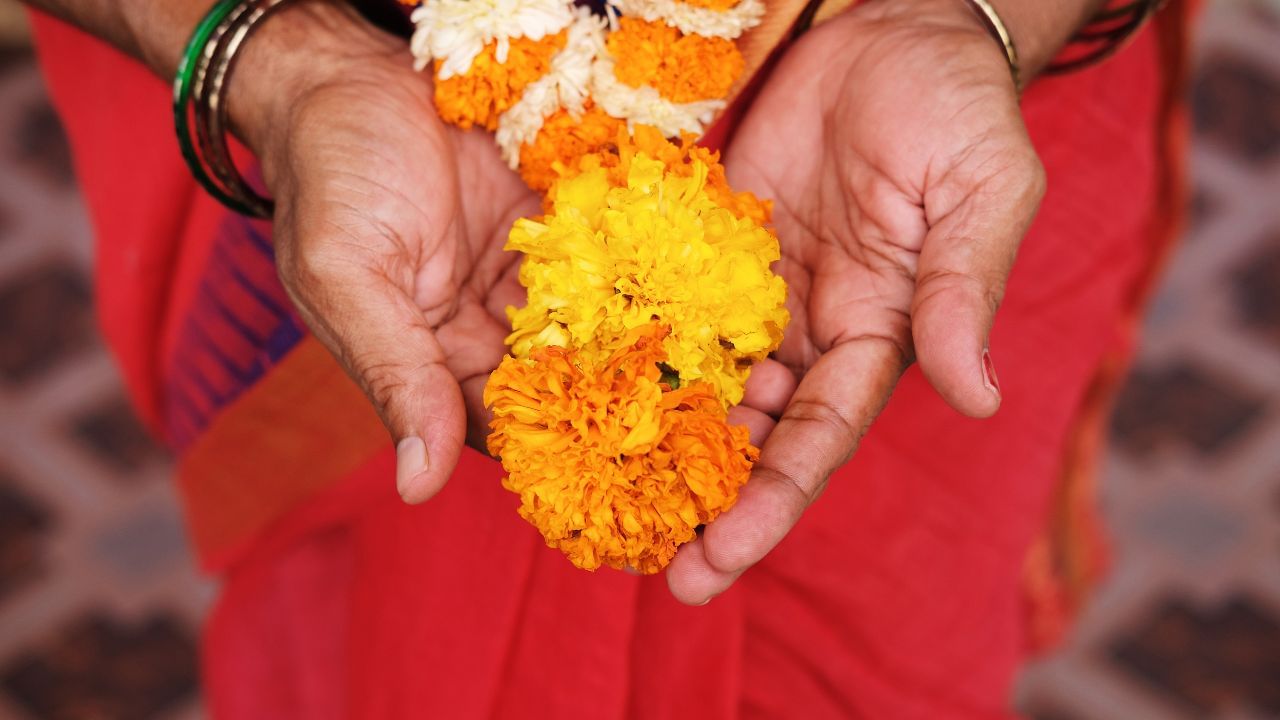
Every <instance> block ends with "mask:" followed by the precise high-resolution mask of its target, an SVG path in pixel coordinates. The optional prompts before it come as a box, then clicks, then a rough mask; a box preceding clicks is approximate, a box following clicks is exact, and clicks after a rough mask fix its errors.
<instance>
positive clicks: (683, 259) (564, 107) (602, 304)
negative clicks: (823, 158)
mask: <svg viewBox="0 0 1280 720" xmlns="http://www.w3.org/2000/svg"><path fill="white" fill-rule="evenodd" d="M288 1H289V0H221V1H220V2H218V3H217V5H215V7H214V9H213V11H212V12H210V14H209V16H208V17H207V18H205V20H204V21H203V22H202V23H201V24H200V26H199V27H198V28H197V31H196V33H195V36H194V37H193V38H192V40H191V43H190V45H189V47H188V52H187V54H186V57H185V59H184V61H183V63H182V67H181V69H180V71H179V73H178V79H177V81H176V82H175V88H174V103H175V114H176V117H177V122H178V131H179V138H180V140H181V142H182V143H183V151H184V155H185V156H186V158H187V160H188V162H190V163H191V165H192V169H193V171H194V172H195V173H196V176H197V178H199V179H200V181H201V183H202V184H204V185H205V187H206V188H208V189H209V191H210V192H211V193H213V194H214V196H215V197H217V198H218V199H220V200H222V201H223V202H224V203H226V204H228V205H229V206H230V207H232V208H234V209H236V210H238V211H240V212H244V213H247V214H253V215H259V216H267V215H269V214H270V212H271V202H270V201H268V200H266V199H264V198H261V197H259V196H258V195H257V194H255V193H254V192H253V191H252V190H250V189H249V188H248V186H247V184H246V183H245V182H244V180H243V178H242V177H241V176H240V174H239V173H238V172H237V171H236V169H235V167H234V165H233V164H232V163H231V160H230V156H229V154H228V152H227V143H226V139H225V132H226V117H227V116H226V102H225V100H224V97H223V93H224V90H225V87H226V84H227V79H228V76H229V74H230V72H231V70H232V68H233V67H234V60H235V57H236V54H237V51H238V50H239V48H240V47H242V46H243V43H244V41H245V39H246V37H247V36H248V35H249V34H250V33H251V32H252V31H253V29H254V27H255V26H256V25H257V24H258V23H260V22H261V21H262V19H263V18H265V17H266V16H267V15H268V14H269V13H271V12H272V11H273V10H275V9H278V8H279V7H280V6H282V5H283V4H284V3H285V2H288ZM959 1H960V0H957V2H959ZM403 2H404V4H406V5H413V6H415V9H414V10H413V13H412V20H413V22H414V25H415V27H416V29H415V32H414V35H413V38H412V41H411V43H410V50H411V53H412V55H413V58H414V61H415V66H416V67H417V68H418V69H419V70H428V69H429V70H430V71H431V73H432V75H433V77H434V82H432V83H427V82H425V81H424V83H423V92H424V93H426V92H431V93H433V96H434V101H435V106H436V109H437V111H438V112H439V114H440V117H441V118H442V119H443V120H444V121H445V122H448V123H450V124H453V125H455V126H457V127H459V128H462V129H464V130H468V129H472V128H480V129H483V130H487V131H490V132H493V133H494V140H495V142H496V144H497V146H498V148H499V150H500V152H501V154H502V156H503V157H504V158H505V159H506V161H507V162H508V164H509V165H510V166H511V168H512V169H513V170H516V171H518V172H519V173H520V176H521V177H522V178H523V179H524V180H525V182H526V184H528V185H529V187H530V188H532V189H534V190H536V191H538V192H540V193H542V194H543V207H542V211H543V214H541V215H539V216H537V217H532V218H522V219H520V220H517V221H516V222H515V224H514V226H513V227H512V228H511V231H510V233H509V236H508V240H507V243H506V249H507V250H509V251H513V252H519V253H521V254H522V255H523V260H522V264H521V267H520V272H519V282H520V284H521V285H522V286H524V288H525V289H526V291H527V301H526V303H525V304H524V306H523V307H519V308H516V307H511V308H508V309H507V315H508V318H509V320H510V322H511V328H512V330H511V334H510V335H509V336H508V337H507V339H506V342H507V344H508V346H509V354H508V355H507V356H506V358H504V359H503V361H502V363H501V364H500V365H499V367H498V368H497V369H496V370H495V371H494V372H493V374H492V375H491V376H490V378H489V381H488V383H487V385H486V387H485V393H484V402H485V405H486V406H487V407H488V408H490V410H491V411H492V413H493V418H494V419H493V421H492V423H491V424H490V428H491V430H492V433H491V434H490V436H489V438H488V450H489V452H490V453H491V454H492V455H493V456H494V457H496V458H498V459H499V460H500V461H501V462H502V465H503V468H504V469H505V470H506V471H507V477H506V478H505V479H504V480H503V486H504V487H506V488H507V489H508V490H510V491H512V492H513V493H515V494H516V495H518V496H519V498H520V505H519V513H520V515H521V516H522V517H524V518H525V519H526V520H527V521H529V522H530V523H531V524H532V525H534V526H535V527H536V528H537V529H538V531H539V532H540V533H541V534H542V536H543V538H544V539H545V541H546V543H547V544H548V545H549V546H551V547H554V548H557V549H559V550H561V551H562V552H563V553H564V554H565V555H566V556H567V557H568V558H569V560H570V561H571V562H572V563H573V564H575V565H577V566H578V567H581V568H584V569H588V570H594V569H596V568H599V567H601V566H608V567H614V568H631V569H634V570H637V571H639V572H642V573H656V572H658V571H660V570H662V569H663V568H664V567H665V566H666V565H667V564H668V563H669V562H670V561H671V559H672V558H673V557H674V555H675V553H676V550H677V549H678V548H679V547H680V545H682V544H684V543H687V542H689V541H691V540H693V539H694V538H695V537H696V536H697V532H698V531H699V529H700V528H701V527H702V526H704V525H705V524H707V523H709V522H711V521H712V520H713V519H715V518H716V517H717V516H718V515H719V514H720V513H723V512H725V511H726V510H728V509H729V508H730V507H732V506H733V505H734V503H735V502H736V501H737V498H738V492H739V490H740V488H741V487H742V486H743V484H744V483H746V481H747V478H748V477H749V476H750V474H751V469H752V466H753V464H754V463H755V461H756V460H757V458H758V457H759V450H758V449H757V448H755V447H754V446H752V445H751V442H750V440H749V437H748V433H747V430H746V428H743V427H737V426H731V425H729V423H728V411H729V409H730V408H732V407H733V406H735V405H737V404H738V403H740V402H741V401H742V398H743V393H744V387H745V384H746V381H747V378H748V376H749V375H750V373H751V369H752V366H753V365H754V364H755V363H757V362H759V361H761V360H763V359H765V358H766V357H768V356H769V354H770V353H772V352H773V351H774V350H776V349H777V348H778V346H779V344H780V343H781V342H782V337H783V331H784V330H785V328H786V326H787V323H788V322H789V320H790V316H789V313H788V311H787V309H786V297H787V286H786V283H785V282H784V281H783V279H782V278H781V277H780V276H778V275H776V274H775V273H774V272H773V270H772V265H773V263H774V262H776V261H777V260H778V259H779V256H780V253H779V246H778V239H777V237H776V236H775V235H774V233H773V230H772V229H771V227H770V214H771V204H770V203H769V202H768V201H767V200H761V199H759V198H757V197H756V196H754V195H752V194H751V193H749V192H737V191H735V190H733V189H732V188H731V187H730V186H729V183H728V181H727V179H726V176H725V170H724V167H723V166H722V165H721V164H720V158H719V154H718V153H716V152H712V151H710V150H708V149H706V148H703V147H700V146H698V145H697V139H698V138H699V137H700V136H701V135H702V134H703V133H704V132H705V131H706V129H707V128H708V127H709V125H710V124H711V123H712V122H713V121H714V120H715V118H716V116H717V115H718V114H719V112H720V111H721V110H722V109H723V108H724V107H725V106H726V104H727V103H728V100H729V97H730V95H731V93H732V92H733V90H734V89H735V88H737V87H740V86H741V84H742V80H743V79H744V78H742V77H740V76H741V75H742V73H743V71H744V69H745V61H744V58H743V56H742V53H741V51H740V50H739V48H738V46H737V40H738V38H740V37H741V36H742V35H743V34H744V33H746V32H747V31H749V30H750V29H751V28H753V27H755V26H756V25H757V24H759V23H760V21H761V20H762V18H763V16H764V13H765V0H606V1H605V3H604V7H603V8H602V9H599V10H593V9H592V8H591V7H587V6H584V5H579V4H578V2H576V1H575V0H425V2H418V0H403ZM969 2H970V3H971V4H973V5H974V6H975V8H977V9H978V11H979V12H980V13H981V14H982V15H983V16H984V17H985V18H986V19H987V20H988V21H989V26H990V27H992V28H993V33H995V34H996V35H997V39H999V40H1000V41H1001V42H1002V44H1003V45H1004V47H1005V50H1006V52H1007V53H1008V55H1009V61H1010V68H1011V70H1013V71H1014V75H1015V78H1016V71H1017V57H1016V51H1015V50H1014V48H1013V43H1012V40H1011V38H1009V36H1008V33H1007V31H1006V30H1005V28H1004V24H1003V22H1002V21H1001V20H1000V18H999V16H998V15H997V14H996V12H995V11H994V9H993V8H992V6H991V4H990V3H989V2H987V0H969ZM598 4H599V3H597V5H598ZM1150 5H1151V7H1154V5H1155V3H1154V2H1153V3H1150ZM1145 15H1149V13H1146V14H1145ZM1145 15H1144V17H1145ZM192 117H193V118H194V120H195V138H194V141H193V139H192V137H191V132H190V122H189V119H190V118H192Z"/></svg>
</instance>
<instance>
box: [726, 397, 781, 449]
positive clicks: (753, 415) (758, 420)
mask: <svg viewBox="0 0 1280 720" xmlns="http://www.w3.org/2000/svg"><path fill="white" fill-rule="evenodd" d="M726 421H727V422H728V423H729V424H730V425H741V426H743V427H745V428H746V429H747V432H748V433H750V435H751V444H752V445H755V446H756V447H760V446H761V445H762V444H763V443H764V441H765V440H767V439H769V433H771V432H773V428H774V426H775V425H777V423H776V422H774V419H773V418H771V417H769V416H768V415H765V414H764V413H762V412H760V411H759V410H756V409H755V408H749V407H747V406H745V405H738V406H737V407H734V408H731V409H730V410H729V416H728V418H727V419H726Z"/></svg>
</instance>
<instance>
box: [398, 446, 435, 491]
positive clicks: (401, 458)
mask: <svg viewBox="0 0 1280 720" xmlns="http://www.w3.org/2000/svg"><path fill="white" fill-rule="evenodd" d="M429 467H431V463H430V461H429V460H428V459H427V444H426V443H424V442H422V438H420V437H417V436H412V437H407V438H405V439H403V440H401V441H400V442H399V443H397V444H396V490H397V491H399V492H400V496H401V497H406V495H407V494H408V492H409V490H410V489H411V485H412V484H413V480H414V478H416V477H418V476H419V475H421V474H422V473H424V472H426V471H427V468H429Z"/></svg>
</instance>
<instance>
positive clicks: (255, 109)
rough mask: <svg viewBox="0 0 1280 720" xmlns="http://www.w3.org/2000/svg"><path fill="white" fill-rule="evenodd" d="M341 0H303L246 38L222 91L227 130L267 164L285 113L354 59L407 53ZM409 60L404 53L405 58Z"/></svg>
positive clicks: (345, 69) (281, 131) (340, 74)
mask: <svg viewBox="0 0 1280 720" xmlns="http://www.w3.org/2000/svg"><path fill="white" fill-rule="evenodd" d="M404 51H405V45H404V43H403V41H400V40H398V39H396V38H393V37H391V36H389V35H387V34H385V33H383V32H382V31H380V30H378V29H376V28H374V27H373V26H372V25H370V24H369V23H368V22H367V21H365V20H364V19H363V18H362V17H361V16H360V15H359V13H357V12H356V11H355V10H354V9H353V8H352V7H350V6H349V5H348V4H347V3H346V2H343V1H342V0H300V1H299V2H296V3H293V4H291V5H288V6H286V7H284V8H282V9H281V10H280V11H279V12H278V13H277V16H274V17H271V18H267V19H265V20H264V21H263V24H262V27H261V28H260V29H259V30H258V31H257V32H255V33H254V35H253V36H252V37H251V38H249V39H248V40H247V41H246V43H245V45H244V49H243V50H242V52H241V55H240V57H239V58H238V59H237V67H236V71H235V74H234V76H233V77H232V78H231V81H230V85H229V86H228V89H227V94H228V96H227V111H228V114H229V116H230V122H231V131H232V132H233V133H234V134H235V135H236V136H237V137H238V138H239V139H240V140H241V141H242V142H244V144H245V145H246V146H247V147H248V148H249V149H250V150H252V151H253V152H254V153H255V154H256V155H258V157H259V158H262V159H263V160H264V162H265V160H266V159H267V157H268V156H270V155H271V154H272V149H273V148H275V147H278V146H280V145H281V144H282V140H283V138H282V135H283V134H285V133H287V132H288V127H289V121H290V111H291V109H292V108H294V107H296V106H297V104H298V102H299V100H300V99H301V98H304V97H306V96H307V95H308V94H309V93H311V92H313V91H314V90H315V89H316V88H319V87H323V86H325V85H327V84H330V83H333V82H335V81H337V80H339V79H341V78H342V77H344V75H345V74H347V73H348V71H349V70H350V68H352V67H353V65H354V64H356V63H360V62H368V61H370V60H372V59H374V58H383V59H385V58H386V57H387V56H390V55H394V54H395V53H397V52H404ZM405 62H406V63H407V62H408V60H407V55H406V60H405Z"/></svg>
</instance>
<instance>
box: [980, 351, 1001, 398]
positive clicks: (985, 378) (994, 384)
mask: <svg viewBox="0 0 1280 720" xmlns="http://www.w3.org/2000/svg"><path fill="white" fill-rule="evenodd" d="M982 384H983V385H985V386H987V389H988V390H990V391H991V392H993V393H995V395H996V397H1000V378H997V377H996V366H995V363H993V362H991V351H990V350H983V351H982Z"/></svg>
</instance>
